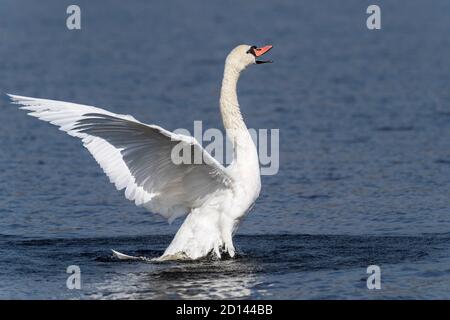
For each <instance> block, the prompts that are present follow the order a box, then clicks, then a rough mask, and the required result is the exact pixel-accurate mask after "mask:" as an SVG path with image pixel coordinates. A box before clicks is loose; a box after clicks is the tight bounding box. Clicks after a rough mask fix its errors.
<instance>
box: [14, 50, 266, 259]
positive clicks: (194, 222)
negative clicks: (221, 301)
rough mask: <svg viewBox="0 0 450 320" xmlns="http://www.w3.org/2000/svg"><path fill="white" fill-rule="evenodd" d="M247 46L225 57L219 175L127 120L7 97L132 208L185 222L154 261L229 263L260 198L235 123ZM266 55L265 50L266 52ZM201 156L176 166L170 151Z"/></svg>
mask: <svg viewBox="0 0 450 320" xmlns="http://www.w3.org/2000/svg"><path fill="white" fill-rule="evenodd" d="M249 48H251V47H250V46H247V45H241V46H238V47H236V48H235V49H234V50H233V51H232V52H231V53H230V54H229V55H228V57H227V61H226V64H225V71H224V80H223V83H222V91H221V99H220V102H221V103H220V107H221V112H222V117H223V121H224V125H225V128H226V129H227V134H228V135H229V137H230V138H231V140H232V141H233V144H234V145H233V146H234V152H235V160H234V162H233V163H232V164H231V165H230V166H229V167H227V168H224V167H223V166H222V165H221V164H220V163H219V162H217V161H216V160H215V159H214V158H213V157H212V156H211V155H209V154H208V153H207V152H206V151H205V150H204V149H203V148H202V147H201V146H200V144H199V143H198V141H196V140H195V139H194V138H193V137H190V136H185V135H180V134H175V133H172V132H169V131H167V130H165V129H163V128H161V127H159V126H156V125H148V124H144V123H142V122H139V121H138V120H136V119H135V118H133V117H132V116H130V115H121V114H115V113H112V112H109V111H106V110H103V109H100V108H97V107H93V106H86V105H80V104H75V103H69V102H63V101H55V100H47V99H37V98H31V97H23V96H17V95H9V96H10V98H11V99H12V101H13V102H14V103H16V104H20V105H22V107H21V109H25V110H28V111H30V112H29V115H31V116H33V117H36V118H39V119H40V120H44V121H47V122H50V123H51V124H53V125H56V126H58V127H59V128H60V130H62V131H65V132H67V133H68V134H69V135H71V136H74V137H77V138H80V139H81V140H82V142H83V145H84V146H85V147H86V148H87V149H88V150H89V152H90V153H91V154H92V155H93V157H94V158H95V160H96V161H97V162H98V164H99V165H100V166H101V168H102V169H103V171H104V172H105V174H106V175H107V176H108V177H109V180H110V181H111V183H113V184H114V185H115V186H116V188H117V189H118V190H123V189H124V190H125V197H126V198H127V199H129V200H131V201H134V203H135V204H136V205H137V206H142V207H144V208H146V209H147V210H149V211H150V212H153V213H158V214H160V215H162V216H163V217H165V218H167V219H168V220H169V222H171V221H173V220H174V219H176V218H178V217H181V216H183V215H186V214H188V216H187V217H186V219H185V221H184V223H183V224H182V226H181V227H180V230H179V231H178V232H177V234H176V235H175V238H174V240H173V241H172V243H171V244H170V246H169V247H168V248H167V249H166V251H165V252H164V254H163V255H162V256H161V257H160V258H159V259H160V260H165V259H183V258H188V259H198V258H201V257H204V256H206V255H208V254H209V253H210V252H214V253H215V254H216V255H217V256H218V257H220V256H221V252H223V251H226V252H228V253H229V255H230V256H234V253H235V250H234V246H233V243H232V236H233V233H234V231H235V230H236V228H237V226H238V224H239V222H240V220H241V218H242V217H243V216H244V215H245V213H246V212H247V211H248V209H249V208H250V207H251V205H252V204H253V202H254V201H255V200H256V198H257V197H258V195H259V191H260V186H261V185H260V177H259V161H258V156H257V153H256V147H255V145H254V144H253V141H252V140H251V137H250V134H249V133H248V130H247V128H246V126H245V124H244V122H243V120H242V116H241V114H240V111H239V104H238V101H237V94H236V84H237V81H238V78H239V74H240V72H241V71H242V70H244V69H245V68H246V67H247V66H248V65H249V64H252V63H255V55H254V54H253V53H252V52H249ZM266 51H268V50H266ZM179 144H181V146H182V147H183V150H190V151H191V153H192V154H194V153H197V154H201V155H202V156H203V161H202V162H201V164H194V163H193V164H185V163H182V164H175V163H174V161H173V160H172V157H171V152H172V150H173V148H174V147H175V146H176V145H178V146H179Z"/></svg>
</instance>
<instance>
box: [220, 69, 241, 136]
mask: <svg viewBox="0 0 450 320" xmlns="http://www.w3.org/2000/svg"><path fill="white" fill-rule="evenodd" d="M239 76H240V72H239V71H238V70H236V68H235V67H234V66H233V65H232V64H229V63H226V64H225V70H224V73H223V80H222V89H221V91H220V112H221V114H222V121H223V126H224V127H225V129H226V130H227V131H231V132H234V131H241V130H245V131H247V127H246V125H245V123H244V119H243V118H242V114H241V110H240V109H239V102H238V98H237V82H238V80H239Z"/></svg>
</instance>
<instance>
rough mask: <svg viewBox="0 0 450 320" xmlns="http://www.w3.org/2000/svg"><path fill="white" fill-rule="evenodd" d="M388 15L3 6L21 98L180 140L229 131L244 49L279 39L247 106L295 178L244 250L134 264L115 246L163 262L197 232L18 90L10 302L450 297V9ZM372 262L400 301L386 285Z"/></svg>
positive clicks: (334, 6)
mask: <svg viewBox="0 0 450 320" xmlns="http://www.w3.org/2000/svg"><path fill="white" fill-rule="evenodd" d="M43 3H45V5H43ZM377 3H378V4H379V5H380V6H381V8H382V30H380V31H375V32H373V31H368V30H367V29H366V27H365V19H366V14H365V10H366V8H367V6H368V5H369V4H372V3H370V2H369V1H356V0H354V1H350V0H346V1H340V2H335V1H331V0H330V1H320V2H319V1H317V2H313V1H308V2H306V1H294V0H289V1H277V2H273V1H264V0H258V1H257V3H256V2H254V1H247V2H246V3H241V2H238V1H229V2H227V4H226V5H224V4H220V3H218V2H217V3H213V2H212V1H189V3H187V2H185V1H181V0H180V1H171V2H170V3H160V2H153V3H152V2H150V1H143V0H142V1H136V2H134V3H133V5H131V4H126V3H123V2H121V1H108V2H102V1H97V2H92V1H81V0H80V1H78V4H79V5H80V7H81V9H82V30H81V31H68V30H67V29H66V28H65V17H66V15H65V10H66V8H67V6H68V5H69V4H72V3H71V2H69V1H56V0H55V1H45V2H42V1H41V2H39V4H37V3H35V1H31V0H30V1H24V0H20V1H18V0H4V1H2V3H1V4H0V40H1V41H0V58H1V59H0V70H1V77H0V90H1V91H2V92H10V93H16V94H20V95H29V96H36V97H44V98H53V99H60V100H66V101H75V102H79V103H85V104H91V105H96V106H99V107H105V108H107V109H108V110H111V111H113V112H118V113H128V114H132V115H134V116H135V117H136V118H137V119H139V120H141V121H144V122H148V123H157V124H159V125H161V126H163V127H165V128H167V129H170V130H174V129H176V128H187V129H189V130H192V128H193V122H194V120H203V127H204V128H208V127H219V128H221V126H219V124H220V118H219V113H218V95H219V89H220V88H219V84H220V80H221V76H222V74H221V73H222V71H223V70H222V69H223V60H224V57H225V55H226V54H227V52H228V51H229V50H230V49H231V48H233V47H234V46H235V45H237V44H240V43H248V44H257V45H262V44H266V43H270V44H273V45H274V49H273V50H272V51H271V53H270V58H271V59H273V60H275V63H274V64H272V65H262V66H254V67H252V68H249V70H247V71H246V72H245V74H244V75H243V76H242V79H241V81H240V83H239V99H240V103H241V106H242V109H243V113H244V116H245V119H246V121H247V123H248V126H249V127H252V128H280V171H279V173H278V174H277V175H275V176H265V177H263V181H262V182H263V189H262V193H261V196H260V198H259V199H258V201H257V203H256V205H255V208H254V209H253V211H252V212H251V214H250V215H249V216H248V218H247V219H246V221H245V222H244V223H243V225H242V226H241V228H240V229H239V232H238V235H237V236H236V238H235V242H236V245H237V247H238V249H239V252H240V253H239V256H238V258H236V259H233V260H225V261H202V262H190V263H181V262H171V263H143V262H120V261H117V260H115V259H113V258H112V257H111V253H110V251H109V249H111V248H113V249H116V250H119V251H122V252H125V253H128V254H136V255H145V256H148V257H156V256H158V255H160V254H161V253H162V252H163V250H164V249H165V247H166V246H167V245H168V244H169V243H170V240H171V238H172V237H173V235H174V233H175V232H176V230H177V228H178V226H179V225H180V221H177V222H175V223H174V224H173V225H168V224H167V223H166V222H165V221H163V220H162V219H161V218H159V217H157V216H155V215H152V214H149V213H146V212H143V210H141V209H139V208H136V207H134V205H133V204H132V203H130V202H128V201H127V200H125V198H124V197H123V195H122V194H121V193H119V192H117V191H115V190H114V187H113V186H112V185H110V184H109V182H108V180H107V178H106V177H105V176H104V174H103V173H102V171H101V169H100V168H99V167H98V166H97V164H96V163H95V161H94V160H93V159H92V158H91V156H90V155H89V154H88V152H87V151H86V150H84V149H83V148H82V147H81V144H80V143H79V142H78V141H76V140H75V139H73V138H71V137H69V136H66V135H64V134H62V133H61V132H59V131H58V130H56V128H54V127H51V126H50V125H48V124H45V123H43V122H40V121H37V120H36V119H33V118H30V117H27V116H25V113H24V112H22V111H18V110H16V108H15V107H13V106H10V105H9V104H8V102H7V99H6V98H5V97H4V96H2V98H1V100H0V107H1V110H0V111H1V112H0V120H1V125H0V145H1V146H2V152H1V153H0V177H1V179H0V266H1V268H0V298H20V299H29V298H52V299H56V298H83V299H87V298H106V299H114V298H135V299H145V298H170V299H171V298H188V299H189V298H238V299H243V298H254V299H266V298H268V299H281V298H286V299H311V298H337V299H349V298H358V299H359V298H363V299H366V298H369V299H373V298H395V299H403V298H440V299H442V298H447V299H448V298H450V294H449V287H450V258H449V256H450V255H449V254H450V242H449V240H450V217H449V215H450V140H449V137H450V54H449V53H450V38H449V37H448V30H449V27H450V17H449V16H448V14H445V12H449V10H450V3H449V2H448V1H445V0H442V1H438V0H436V1H433V3H432V4H429V3H427V2H426V1H420V0H415V1H408V5H407V6H405V5H404V4H401V3H398V2H395V3H393V2H392V1H378V2H377ZM371 264H376V265H379V266H380V267H381V271H382V289H381V290H376V291H374V290H371V291H369V290H368V289H367V288H366V278H367V274H366V268H367V266H369V265H371ZM69 265H79V266H80V268H81V272H82V289H81V290H79V291H71V290H68V289H67V288H66V279H67V276H68V274H66V272H65V271H66V268H67V266H69Z"/></svg>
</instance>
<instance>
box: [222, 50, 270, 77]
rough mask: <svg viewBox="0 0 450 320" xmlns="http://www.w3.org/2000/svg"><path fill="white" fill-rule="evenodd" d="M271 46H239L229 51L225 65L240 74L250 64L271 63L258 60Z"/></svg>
mask: <svg viewBox="0 0 450 320" xmlns="http://www.w3.org/2000/svg"><path fill="white" fill-rule="evenodd" d="M272 47H273V46H271V45H267V46H264V47H257V46H250V45H247V44H241V45H239V46H237V47H236V48H234V49H233V50H231V52H230V53H229V54H228V56H227V59H226V62H225V63H226V64H227V65H230V66H233V67H234V68H235V69H236V71H238V72H241V71H242V70H244V69H245V68H247V67H248V66H249V65H251V64H263V63H271V62H272V61H270V60H260V59H259V58H260V57H261V56H262V55H264V54H265V53H267V52H268V51H269V50H270V49H272Z"/></svg>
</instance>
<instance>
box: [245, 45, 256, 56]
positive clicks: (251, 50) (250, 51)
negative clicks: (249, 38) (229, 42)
mask: <svg viewBox="0 0 450 320" xmlns="http://www.w3.org/2000/svg"><path fill="white" fill-rule="evenodd" d="M256 48H257V46H251V47H250V49H248V50H247V53H251V54H252V55H254V56H256V55H255V49H256Z"/></svg>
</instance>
